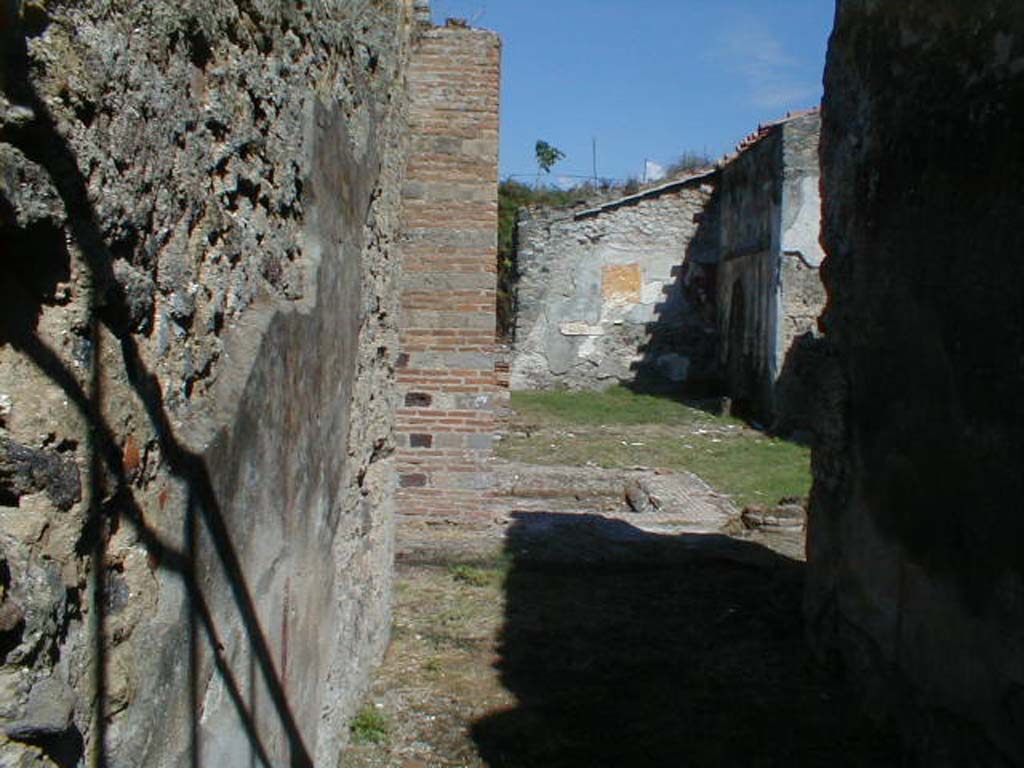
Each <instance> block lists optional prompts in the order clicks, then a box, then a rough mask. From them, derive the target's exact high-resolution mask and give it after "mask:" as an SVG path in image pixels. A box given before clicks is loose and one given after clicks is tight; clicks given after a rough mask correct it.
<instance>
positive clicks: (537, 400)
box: [512, 387, 701, 426]
mask: <svg viewBox="0 0 1024 768" xmlns="http://www.w3.org/2000/svg"><path fill="white" fill-rule="evenodd" d="M512 408H513V410H515V412H516V413H517V414H518V415H519V416H520V417H521V418H523V419H526V420H537V421H540V422H541V423H544V422H550V421H554V422H556V423H559V424H579V425H594V426H596V425H600V424H688V423H691V422H692V421H693V420H694V418H695V417H696V416H697V415H698V414H701V412H700V411H697V410H695V409H693V408H689V407H687V406H685V405H683V404H682V403H679V402H677V401H675V400H671V399H669V398H665V397H656V396H654V395H640V394H637V393H636V392H633V391H631V390H629V389H626V388H625V387H612V388H610V389H607V390H605V391H604V392H568V391H559V392H513V393H512Z"/></svg>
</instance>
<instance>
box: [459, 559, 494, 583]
mask: <svg viewBox="0 0 1024 768" xmlns="http://www.w3.org/2000/svg"><path fill="white" fill-rule="evenodd" d="M448 573H449V574H451V577H452V578H453V579H455V580H456V581H458V582H461V583H463V584H469V585H470V586H471V587H488V586H490V585H492V584H493V583H494V581H495V574H494V573H493V572H492V571H486V570H484V569H483V568H477V567H476V566H475V565H466V564H465V563H452V564H450V565H449V566H448Z"/></svg>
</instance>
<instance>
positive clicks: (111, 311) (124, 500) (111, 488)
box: [0, 6, 313, 768]
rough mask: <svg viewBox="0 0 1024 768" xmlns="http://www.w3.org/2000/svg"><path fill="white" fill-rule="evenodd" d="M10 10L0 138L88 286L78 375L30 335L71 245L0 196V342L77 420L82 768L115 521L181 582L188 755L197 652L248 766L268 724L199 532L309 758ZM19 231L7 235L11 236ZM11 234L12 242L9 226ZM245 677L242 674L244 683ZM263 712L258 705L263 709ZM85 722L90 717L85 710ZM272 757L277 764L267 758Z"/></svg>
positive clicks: (55, 752) (43, 744) (95, 734)
mask: <svg viewBox="0 0 1024 768" xmlns="http://www.w3.org/2000/svg"><path fill="white" fill-rule="evenodd" d="M11 13H13V11H12V10H11V9H9V8H7V7H6V6H5V7H3V8H0V45H2V47H0V50H2V51H3V58H2V59H0V66H2V67H3V69H2V70H0V76H4V81H3V86H4V95H5V96H6V97H7V99H8V100H9V101H10V103H12V104H15V105H19V106H22V107H27V108H29V109H30V110H31V111H32V113H33V115H34V116H33V117H32V119H31V120H28V121H25V122H21V123H18V124H14V125H11V124H0V140H2V141H3V142H7V143H10V144H11V145H13V146H14V147H16V148H17V149H18V150H19V151H20V152H22V153H23V154H24V155H25V156H26V157H27V158H28V159H29V160H31V161H32V162H34V163H36V164H37V165H39V166H40V167H41V168H43V169H44V170H45V172H46V173H47V176H48V177H49V180H50V182H51V183H52V184H53V187H54V189H56V190H57V193H58V195H59V197H60V199H61V202H62V203H63V205H64V209H65V212H66V216H67V229H68V231H69V232H70V234H71V236H72V237H73V239H74V241H75V243H76V244H77V246H78V248H79V249H80V251H81V253H82V256H83V258H84V261H85V264H86V267H87V269H88V273H89V281H90V283H91V285H92V286H94V290H93V295H92V299H91V304H90V311H89V316H88V319H87V321H88V328H87V330H86V332H85V338H84V342H83V345H82V350H83V353H82V356H81V357H82V359H81V360H80V361H79V362H81V363H82V367H84V368H85V369H86V370H87V371H88V379H89V380H88V381H87V382H83V381H81V380H80V378H79V375H78V374H77V373H76V371H74V370H72V368H70V367H69V366H68V365H67V364H66V363H65V361H64V360H62V359H61V357H60V356H59V355H58V354H57V352H55V351H54V350H53V349H52V348H50V347H49V346H48V345H47V343H46V342H45V341H44V340H43V339H42V338H41V336H40V334H39V332H38V328H37V326H38V322H39V318H40V316H41V314H42V311H43V308H44V306H45V305H47V304H51V303H53V302H54V291H55V289H56V286H57V285H58V283H60V282H61V281H63V280H66V279H67V276H68V274H69V270H70V255H69V253H68V251H67V248H66V247H65V246H64V243H63V235H62V233H60V231H59V230H56V229H53V230H52V231H51V229H52V228H51V227H49V226H48V225H40V226H39V227H36V228H34V229H29V230H25V231H19V230H18V228H17V226H16V221H15V213H14V207H13V205H12V204H11V203H10V201H8V200H6V199H4V198H3V196H2V195H0V234H3V238H0V247H2V248H3V251H2V255H3V264H4V269H5V271H6V276H5V278H4V279H3V281H2V282H0V345H7V344H9V345H10V346H11V347H12V348H13V349H14V350H16V351H17V352H19V353H20V354H22V355H24V356H25V357H26V358H27V359H29V360H31V361H32V362H33V363H34V364H35V366H36V367H37V368H38V369H39V370H40V371H41V372H42V373H43V374H44V375H45V376H46V377H47V378H48V379H49V380H50V381H52V382H53V383H54V384H56V385H57V386H59V387H60V388H61V390H62V391H63V392H64V394H65V395H66V397H67V398H68V400H69V402H70V403H71V404H72V405H73V406H74V407H75V408H76V410H77V411H78V412H79V413H80V414H81V416H82V417H83V419H84V420H85V421H86V422H87V423H88V425H89V430H90V444H89V446H88V470H87V477H88V480H87V483H88V486H89V494H88V498H90V499H91V505H90V507H89V511H88V519H87V522H86V525H85V527H84V530H83V533H82V537H81V540H80V541H79V551H78V554H79V556H81V557H89V558H90V560H91V563H92V564H93V567H92V568H91V573H90V579H91V583H90V585H89V589H90V592H91V599H90V601H89V604H90V614H91V621H92V626H91V628H90V636H91V639H92V642H93V644H94V648H93V652H94V668H93V670H92V675H93V680H92V682H93V685H94V686H95V693H96V696H95V699H94V703H93V705H92V706H93V711H92V712H91V716H92V717H91V721H92V723H93V724H94V726H93V730H92V732H91V733H90V734H89V735H88V741H89V751H90V753H91V754H90V755H89V756H88V762H89V764H90V765H93V766H98V767H99V768H103V767H104V766H107V765H108V764H109V763H110V756H109V755H108V745H107V740H106V733H107V728H108V724H109V705H110V691H109V685H108V679H109V673H108V664H109V647H108V646H109V642H110V637H109V632H108V629H107V626H106V623H107V615H108V611H109V610H110V601H111V598H112V591H113V590H112V588H111V585H110V583H109V580H108V573H107V569H106V568H104V567H95V564H97V563H105V562H106V554H107V546H108V542H109V538H110V536H111V535H112V534H113V533H114V532H115V531H116V530H117V528H118V526H119V525H121V524H125V523H126V524H128V525H130V526H131V527H132V528H133V530H134V531H135V532H136V534H137V536H138V539H139V541H140V542H141V543H143V544H144V545H145V547H146V549H147V552H148V554H149V558H150V562H151V563H152V564H154V565H155V567H159V568H161V569H164V570H166V571H168V572H170V573H173V574H174V575H175V576H177V577H178V578H180V579H181V581H182V583H183V585H184V588H185V592H186V594H187V604H188V617H189V620H188V628H187V635H186V636H185V638H183V639H186V641H187V643H188V661H189V664H188V674H189V687H190V692H189V695H190V698H191V700H190V716H191V721H190V723H189V725H188V727H189V731H190V734H191V748H190V752H189V757H190V764H191V765H193V766H199V765H201V764H202V760H201V757H200V755H201V745H200V735H199V734H200V722H199V721H200V715H201V711H202V710H201V707H202V696H203V692H202V691H200V689H199V679H198V678H199V666H200V661H199V655H200V648H201V647H202V648H204V649H205V655H206V656H207V657H208V658H209V659H210V662H211V664H212V667H213V669H214V670H215V673H216V675H217V676H218V677H219V678H220V681H221V682H222V683H223V685H224V689H225V691H226V694H227V696H228V697H229V698H230V700H231V702H232V704H233V706H234V709H235V712H236V714H237V716H238V718H239V721H240V723H241V724H242V727H243V728H244V730H245V734H246V737H247V740H248V744H249V746H250V749H251V753H252V762H253V764H254V765H256V764H260V765H264V766H272V765H275V763H273V762H272V758H271V755H270V753H269V751H268V747H267V744H266V737H267V734H266V733H265V732H262V733H261V731H260V729H258V728H257V724H256V719H255V712H254V709H255V704H254V702H253V700H252V693H251V689H250V695H249V699H250V700H248V701H247V696H246V694H245V693H243V689H242V686H241V684H240V683H239V680H238V679H237V678H236V676H235V674H234V672H233V671H232V669H231V668H230V666H229V664H228V661H227V658H226V656H225V654H224V645H223V644H222V636H221V633H220V631H219V628H218V626H217V624H216V621H215V619H214V615H213V613H212V611H211V608H210V606H209V604H208V603H207V600H206V597H205V596H204V593H203V590H202V588H201V585H200V583H199V581H198V579H197V554H198V547H199V539H200V536H201V534H202V533H205V537H207V538H208V540H209V541H210V542H212V545H213V549H214V551H215V553H216V559H217V561H218V562H219V566H220V568H221V572H222V573H223V574H224V577H225V579H226V581H227V583H228V586H229V591H230V594H231V598H232V600H233V603H234V607H235V610H236V611H237V616H238V618H239V619H240V622H241V624H242V626H243V627H244V631H245V636H246V641H247V644H248V650H249V652H250V654H251V659H252V665H253V666H254V667H255V672H256V675H257V676H258V677H259V679H260V681H261V682H262V684H263V685H264V686H265V689H266V690H267V691H268V693H269V698H270V701H271V702H272V707H273V710H274V718H275V719H276V721H277V723H278V726H279V728H280V730H281V732H282V733H283V734H284V739H285V742H286V743H287V745H288V746H287V749H288V753H289V762H288V764H289V765H291V766H293V768H304V767H307V766H310V767H311V766H312V765H313V761H312V757H311V756H310V754H309V752H308V750H307V748H306V746H305V744H304V743H303V739H302V735H301V732H300V730H299V727H298V724H297V723H296V722H295V719H294V717H293V715H292V711H291V707H290V704H289V702H288V699H287V696H286V693H285V689H284V686H283V684H282V682H281V679H280V677H279V675H278V672H277V670H276V668H275V662H274V657H273V655H272V653H271V649H270V646H269V644H268V641H267V636H266V633H265V631H264V628H263V627H262V626H261V625H260V621H259V618H258V614H257V611H256V607H255V603H254V601H253V596H252V591H251V588H250V586H249V584H247V583H246V580H245V578H244V575H243V570H242V565H241V562H240V560H239V556H238V553H237V551H236V549H235V547H234V545H233V543H232V540H231V536H230V534H229V531H228V528H227V525H226V523H225V520H224V517H223V515H222V513H221V509H220V506H219V504H218V500H217V497H216V494H215V491H214V487H213V483H212V481H211V477H210V474H209V471H208V468H207V466H206V464H205V461H204V459H203V457H202V456H200V455H198V454H195V453H192V452H190V451H189V450H187V449H186V448H185V447H184V446H183V445H182V444H181V443H180V442H179V441H178V440H177V439H176V437H175V435H174V431H173V429H172V426H171V421H170V418H169V415H168V412H167V410H166V408H165V404H164V399H163V394H162V391H161V388H160V384H159V381H158V380H157V377H156V376H155V375H154V374H153V373H152V372H150V371H149V370H147V368H146V367H145V365H144V364H143V360H142V357H141V355H140V352H139V348H138V346H137V344H136V341H135V339H134V338H133V336H132V334H131V332H130V330H129V329H128V327H126V324H125V318H128V317H130V316H131V311H130V308H129V307H128V306H127V300H126V298H125V296H124V295H123V293H122V292H121V291H120V289H119V287H118V283H117V281H116V280H115V279H114V274H113V258H112V256H111V253H110V251H109V248H108V247H107V245H106V243H105V242H104V238H103V235H102V233H101V231H100V228H99V226H98V224H97V221H98V219H97V216H96V213H95V211H94V210H93V208H92V206H91V204H90V202H89V195H88V189H87V183H86V180H85V178H84V177H83V175H82V174H81V172H80V170H79V166H78V162H77V158H76V156H75V153H74V151H73V149H72V148H71V146H70V145H69V144H68V142H67V141H66V140H65V138H64V137H63V136H62V135H61V134H60V132H59V131H58V130H57V126H56V123H55V121H54V119H53V116H52V115H51V114H50V112H49V111H48V109H47V107H46V105H45V103H44V102H43V100H42V99H41V98H40V96H39V94H38V93H36V92H35V91H34V90H33V89H32V88H31V86H30V79H29V69H28V55H27V48H26V43H25V35H24V32H23V30H21V29H20V28H19V27H18V23H17V20H12V19H11V18H10V14H11ZM15 233H17V234H15ZM9 234H10V235H12V237H17V238H19V239H18V240H17V241H15V240H13V239H12V238H11V237H8V235H9ZM22 248H27V249H30V250H27V251H26V253H28V254H29V256H28V258H30V259H32V260H33V261H31V262H30V263H29V262H28V261H19V258H18V257H17V256H16V254H15V249H18V250H20V249H22ZM101 326H104V327H105V328H106V329H107V330H109V331H110V332H111V333H112V334H113V335H114V336H115V337H116V338H117V339H118V343H119V345H120V353H121V357H122V359H123V363H124V373H125V374H126V378H127V380H128V382H129V383H130V385H131V387H132V388H133V390H134V392H135V394H136V395H137V396H138V398H139V399H140V400H141V402H142V403H143V404H144V406H145V409H146V412H147V414H148V417H149V420H150V422H151V425H152V427H153V429H154V431H155V433H156V435H157V440H158V443H159V448H160V453H161V457H162V459H163V461H164V462H165V464H166V466H167V467H168V469H169V470H170V472H171V474H172V475H173V476H174V477H176V478H177V479H178V480H180V481H181V482H182V484H183V485H184V486H185V487H186V489H187V499H188V502H187V513H186V518H185V520H184V521H183V526H184V532H185V536H184V540H185V546H184V547H176V546H173V545H171V544H169V543H168V542H166V541H164V540H163V539H162V538H161V536H160V534H159V533H158V532H157V531H155V530H154V529H152V528H151V527H150V526H149V525H148V524H147V522H146V519H145V515H144V512H143V509H142V508H141V507H140V506H139V504H138V503H137V501H136V500H135V498H134V495H133V492H132V484H131V479H130V476H129V475H130V473H129V470H128V468H127V467H126V466H125V460H124V458H123V455H122V450H121V448H120V447H119V445H118V442H117V437H116V434H115V431H114V430H113V428H112V427H111V425H110V424H108V423H107V422H106V421H105V420H104V418H103V415H102V402H103V392H102V388H101V382H102V380H103V376H102V371H101V370H100V360H101V359H102V356H101V351H102V350H101V349H100V345H101V342H102V338H103V337H102V335H101V333H100V328H101ZM250 683H252V681H250ZM263 718H266V714H265V713H263ZM87 719H88V718H87ZM23 740H24V741H26V742H27V743H32V744H35V745H36V746H38V747H40V748H41V749H43V750H44V751H45V752H47V753H48V754H49V756H50V757H51V758H52V759H53V760H54V761H55V762H56V763H57V764H59V765H76V764H79V763H80V762H81V760H82V759H83V756H84V751H85V746H84V744H83V742H82V736H81V734H80V733H79V732H78V731H77V730H75V729H74V727H72V728H71V729H70V730H69V732H68V733H66V734H62V735H58V736H54V735H53V734H49V735H45V736H39V737H38V738H36V737H31V736H30V737H26V738H25V739H23ZM277 764H280V763H277Z"/></svg>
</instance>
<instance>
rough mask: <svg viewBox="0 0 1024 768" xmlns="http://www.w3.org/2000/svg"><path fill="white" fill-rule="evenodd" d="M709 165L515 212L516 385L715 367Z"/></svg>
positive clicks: (600, 382)
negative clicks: (642, 186)
mask: <svg viewBox="0 0 1024 768" xmlns="http://www.w3.org/2000/svg"><path fill="white" fill-rule="evenodd" d="M713 185H714V176H713V174H709V175H706V176H702V177H700V178H695V179H693V180H691V181H689V182H687V183H685V184H673V185H670V186H668V187H665V188H663V189H662V190H661V191H654V192H647V193H645V194H641V195H637V196H634V197H632V198H626V199H624V200H620V201H615V202H611V203H608V204H606V205H604V206H601V207H600V208H596V209H593V210H590V211H583V212H575V213H573V212H566V211H540V210H532V211H527V212H524V213H523V214H522V216H521V218H520V221H519V231H518V238H519V249H518V251H519V252H518V268H519V274H520V278H519V284H518V287H517V304H518V307H519V310H518V314H517V317H516V338H515V348H514V354H513V359H512V365H511V385H512V388H513V389H545V388H557V387H567V388H571V389H594V388H603V387H608V386H611V385H613V384H617V383H620V382H622V383H637V384H640V385H644V386H650V387H666V386H667V387H674V388H676V389H678V388H680V387H682V386H684V385H685V384H687V383H690V384H694V383H706V382H708V381H710V380H712V379H714V378H715V377H716V373H717V371H716V370H715V353H714V346H715V336H714V322H713V318H712V317H711V316H710V314H709V313H708V312H707V311H706V304H704V303H703V302H702V301H701V299H702V298H706V295H707V293H708V292H709V291H710V288H709V286H710V285H711V284H713V279H714V276H713V268H712V269H709V262H712V261H714V259H715V257H716V255H717V250H716V246H717V220H716V217H715V208H714V205H713V203H712V200H713V197H714V186H713Z"/></svg>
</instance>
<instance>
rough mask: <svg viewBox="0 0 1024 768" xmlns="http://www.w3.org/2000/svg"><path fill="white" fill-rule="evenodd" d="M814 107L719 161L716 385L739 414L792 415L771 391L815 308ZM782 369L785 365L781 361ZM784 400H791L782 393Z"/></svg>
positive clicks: (791, 418)
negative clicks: (721, 380)
mask: <svg viewBox="0 0 1024 768" xmlns="http://www.w3.org/2000/svg"><path fill="white" fill-rule="evenodd" d="M820 125H821V122H820V115H819V114H818V113H817V112H811V113H808V114H801V115H798V116H795V117H791V118H787V119H786V120H783V121H780V122H778V123H773V124H770V125H768V126H764V127H762V128H761V129H760V130H759V132H758V134H756V135H755V137H753V139H752V140H751V141H750V142H749V143H748V145H747V146H745V147H744V148H743V149H742V151H741V152H740V153H739V154H738V155H737V156H736V157H734V158H732V159H731V160H730V161H728V162H726V163H725V164H724V165H723V168H722V178H721V183H720V196H721V221H722V231H721V249H722V251H721V263H720V264H719V267H718V287H717V290H718V302H717V311H718V324H719V329H720V336H721V340H722V343H721V347H720V359H721V362H722V366H723V368H724V370H725V378H726V390H727V391H728V393H729V395H730V396H731V397H732V399H733V402H734V404H735V405H736V406H737V407H738V408H739V410H740V411H741V412H742V413H743V414H744V415H748V416H757V417H759V418H764V419H770V420H776V421H780V422H782V421H784V422H789V423H791V424H796V423H801V424H802V422H803V421H804V419H801V418H797V417H796V416H795V415H794V414H791V413H784V412H783V409H780V407H779V404H780V403H779V398H778V397H777V389H778V388H779V387H780V386H783V387H785V386H787V384H786V383H785V382H782V381H780V379H781V378H782V376H783V372H784V371H785V370H786V369H787V367H786V358H787V354H788V353H789V351H790V350H791V349H792V348H793V346H794V343H795V341H796V339H797V338H798V337H800V336H803V335H805V334H808V333H810V334H811V335H812V336H813V335H815V334H816V332H817V318H818V315H819V314H820V312H821V309H822V307H823V306H824V289H823V288H822V285H821V279H820V276H819V267H820V265H821V261H822V258H823V255H824V254H823V252H822V250H821V246H820V244H819V243H818V233H819V231H820V221H821V213H820V211H821V197H820V193H819V191H818V186H819V171H818V160H817V152H818V141H819V134H820ZM788 370H790V371H792V370H794V366H789V367H788ZM786 402H792V399H789V398H787V399H786Z"/></svg>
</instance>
